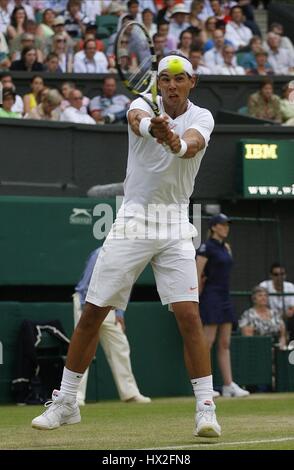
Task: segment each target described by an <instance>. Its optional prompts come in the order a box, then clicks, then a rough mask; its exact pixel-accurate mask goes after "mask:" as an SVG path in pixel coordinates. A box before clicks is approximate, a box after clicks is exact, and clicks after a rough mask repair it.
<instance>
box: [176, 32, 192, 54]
mask: <svg viewBox="0 0 294 470" xmlns="http://www.w3.org/2000/svg"><path fill="white" fill-rule="evenodd" d="M191 46H192V33H191V32H190V31H182V32H181V34H180V42H179V44H178V49H177V50H178V52H179V53H180V54H182V55H183V56H185V57H187V58H189V56H190V51H191Z"/></svg>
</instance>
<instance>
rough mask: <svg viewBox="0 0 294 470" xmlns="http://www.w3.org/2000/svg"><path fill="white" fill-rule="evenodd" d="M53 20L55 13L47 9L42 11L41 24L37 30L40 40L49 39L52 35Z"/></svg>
mask: <svg viewBox="0 0 294 470" xmlns="http://www.w3.org/2000/svg"><path fill="white" fill-rule="evenodd" d="M54 19H55V12H54V11H53V10H52V9H51V8H47V10H45V11H44V13H43V16H42V23H41V24H40V25H39V27H38V29H37V36H41V37H42V38H46V39H48V38H51V36H53V35H54V30H53V23H54Z"/></svg>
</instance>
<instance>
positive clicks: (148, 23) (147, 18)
mask: <svg viewBox="0 0 294 470" xmlns="http://www.w3.org/2000/svg"><path fill="white" fill-rule="evenodd" d="M153 20H154V14H153V12H152V11H151V10H150V9H149V8H145V9H144V10H143V11H142V23H143V25H144V26H145V28H146V30H147V31H148V34H149V35H150V37H151V38H152V36H153V35H154V34H155V33H156V32H157V27H156V24H155V23H154V22H153Z"/></svg>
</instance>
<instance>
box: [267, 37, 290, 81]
mask: <svg viewBox="0 0 294 470" xmlns="http://www.w3.org/2000/svg"><path fill="white" fill-rule="evenodd" d="M264 46H265V47H264V48H265V49H266V50H267V51H268V61H269V64H270V65H271V67H272V69H273V71H274V72H275V74H276V75H288V74H291V73H293V71H294V56H293V54H292V53H289V50H288V49H283V48H282V47H281V37H280V36H279V35H278V34H275V33H268V35H267V43H266V44H265V45H264Z"/></svg>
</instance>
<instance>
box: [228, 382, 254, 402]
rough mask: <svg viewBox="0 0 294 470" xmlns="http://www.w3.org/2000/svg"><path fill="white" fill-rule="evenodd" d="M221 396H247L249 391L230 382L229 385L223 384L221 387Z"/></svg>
mask: <svg viewBox="0 0 294 470" xmlns="http://www.w3.org/2000/svg"><path fill="white" fill-rule="evenodd" d="M222 395H223V397H239V398H241V397H248V395H250V393H249V392H248V391H247V390H244V389H243V388H241V387H239V385H237V384H235V382H232V383H231V385H224V386H223V389H222Z"/></svg>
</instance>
